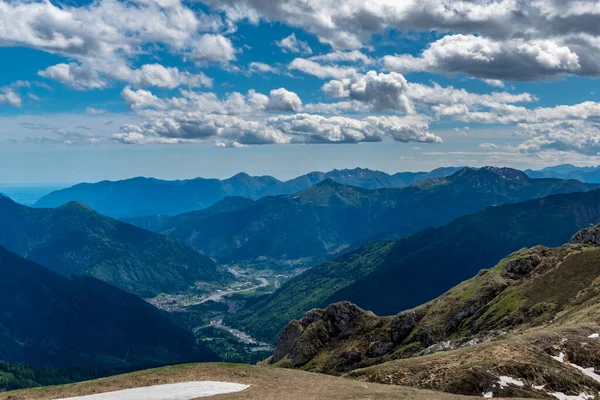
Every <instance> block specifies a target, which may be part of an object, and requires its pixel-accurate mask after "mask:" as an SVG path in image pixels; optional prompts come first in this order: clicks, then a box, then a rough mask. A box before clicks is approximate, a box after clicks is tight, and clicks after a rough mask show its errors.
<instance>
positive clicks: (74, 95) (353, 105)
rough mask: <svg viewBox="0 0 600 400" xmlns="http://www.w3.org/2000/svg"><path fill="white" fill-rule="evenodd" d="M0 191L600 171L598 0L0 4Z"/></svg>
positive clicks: (209, 0) (117, 0) (210, 0)
mask: <svg viewBox="0 0 600 400" xmlns="http://www.w3.org/2000/svg"><path fill="white" fill-rule="evenodd" d="M0 60H1V62H0V72H1V73H0V184H21V183H75V182H81V181H99V180H103V179H112V180H115V179H123V178H128V177H133V176H154V177H158V178H164V179H183V178H192V177H197V176H203V177H217V178H225V177H228V176H231V175H234V174H235V173H237V172H240V171H244V172H248V173H250V174H253V175H273V176H275V177H277V178H280V179H288V178H292V177H294V176H297V175H300V174H303V173H306V172H309V171H313V170H322V171H324V170H331V169H333V168H354V167H365V168H371V169H378V170H382V171H386V172H390V173H391V172H398V171H417V170H431V169H433V168H436V167H440V166H451V165H453V166H459V165H472V166H483V165H503V166H511V167H515V168H521V169H525V168H541V167H544V166H548V165H555V164H560V163H572V164H576V165H598V164H600V160H599V158H600V157H599V152H600V90H599V88H598V79H597V78H598V76H599V75H600V3H598V1H596V0H573V1H568V2H566V1H563V0H530V1H522V0H446V1H443V2H441V1H435V0H403V1H397V0H345V1H342V0H279V1H270V0H198V1H180V0H129V1H121V0H95V1H87V0H67V1H63V2H56V1H49V0H48V1H31V0H27V1H24V0H11V1H5V0H0Z"/></svg>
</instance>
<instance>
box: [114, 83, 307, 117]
mask: <svg viewBox="0 0 600 400" xmlns="http://www.w3.org/2000/svg"><path fill="white" fill-rule="evenodd" d="M121 98H122V99H123V100H124V101H125V102H126V103H127V105H128V106H129V107H130V108H131V109H133V110H138V111H141V110H145V109H155V110H174V111H185V112H196V111H197V112H203V113H206V114H218V115H244V114H246V115H249V114H257V113H263V112H265V111H267V112H298V111H300V110H301V109H302V100H301V99H300V97H299V96H298V95H297V94H296V93H294V92H291V91H289V90H287V89H285V88H279V89H275V90H271V92H270V93H269V95H268V96H267V95H264V94H262V93H258V92H256V91H254V90H250V91H248V93H247V94H245V95H244V94H242V93H239V92H232V93H229V94H228V95H227V96H225V97H224V98H222V99H220V98H219V97H218V96H217V95H216V94H215V93H210V92H209V93H207V92H195V91H191V90H182V91H181V97H172V98H168V99H161V98H159V97H157V96H155V95H154V94H153V93H152V92H150V91H148V90H144V89H138V90H133V89H132V88H131V87H129V86H127V87H126V88H125V89H123V91H122V92H121Z"/></svg>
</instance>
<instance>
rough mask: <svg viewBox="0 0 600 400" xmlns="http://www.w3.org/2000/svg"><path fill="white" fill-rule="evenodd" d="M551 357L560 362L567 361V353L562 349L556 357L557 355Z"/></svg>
mask: <svg viewBox="0 0 600 400" xmlns="http://www.w3.org/2000/svg"><path fill="white" fill-rule="evenodd" d="M551 357H552V358H554V359H555V360H556V361H558V362H565V353H563V352H562V351H561V352H560V354H559V355H558V357H555V356H551Z"/></svg>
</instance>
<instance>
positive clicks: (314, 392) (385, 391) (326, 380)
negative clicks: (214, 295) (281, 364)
mask: <svg viewBox="0 0 600 400" xmlns="http://www.w3.org/2000/svg"><path fill="white" fill-rule="evenodd" d="M203 380H210V381H226V382H237V383H242V384H246V385H250V386H251V387H250V388H249V389H246V390H244V391H242V392H238V393H231V394H226V395H220V396H214V397H211V398H214V399H228V400H229V399H232V400H233V399H247V400H281V399H286V400H325V399H331V400H359V399H378V400H392V399H397V400H468V399H471V398H472V397H466V396H456V395H450V394H444V393H436V392H430V391H424V390H417V389H411V388H406V387H399V386H389V385H379V384H375V383H365V382H356V381H351V380H347V379H343V378H336V377H331V376H326V375H319V374H311V373H307V372H302V371H294V370H283V369H275V368H265V367H254V366H249V365H234V364H198V365H181V366H176V367H167V368H161V369H155V370H148V371H142V372H136V373H133V374H128V375H121V376H114V377H111V378H106V379H102V380H98V381H90V382H83V383H78V384H73V385H67V386H59V387H51V388H41V389H32V390H26V391H18V392H11V393H5V394H2V393H0V400H8V399H10V400H51V399H56V398H61V397H74V396H82V395H88V394H94V393H103V392H108V391H115V390H122V389H126V388H132V387H143V386H150V385H157V384H166V383H177V382H188V381H203Z"/></svg>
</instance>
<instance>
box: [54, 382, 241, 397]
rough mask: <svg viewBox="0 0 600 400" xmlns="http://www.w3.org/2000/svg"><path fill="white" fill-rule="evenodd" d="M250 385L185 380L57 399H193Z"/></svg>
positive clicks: (231, 391) (235, 390) (229, 391)
mask: <svg viewBox="0 0 600 400" xmlns="http://www.w3.org/2000/svg"><path fill="white" fill-rule="evenodd" d="M249 387H250V386H248V385H242V384H239V383H231V382H211V381H205V382H183V383H174V384H169V385H156V386H148V387H141V388H135V389H125V390H119V391H116V392H108V393H99V394H92V395H89V396H80V397H69V398H64V399H57V400H140V399H144V400H192V399H197V398H199V397H209V396H216V395H218V394H226V393H235V392H241V391H242V390H245V389H248V388H249Z"/></svg>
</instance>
